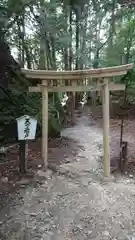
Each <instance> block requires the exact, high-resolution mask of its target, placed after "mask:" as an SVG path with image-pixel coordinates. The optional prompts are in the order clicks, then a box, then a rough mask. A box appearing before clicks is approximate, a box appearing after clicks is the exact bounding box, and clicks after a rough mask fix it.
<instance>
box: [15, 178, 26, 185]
mask: <svg viewBox="0 0 135 240" xmlns="http://www.w3.org/2000/svg"><path fill="white" fill-rule="evenodd" d="M16 184H18V185H19V184H20V185H27V184H29V180H28V179H27V178H22V179H21V180H20V181H17V182H16Z"/></svg>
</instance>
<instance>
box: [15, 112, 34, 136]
mask: <svg viewBox="0 0 135 240" xmlns="http://www.w3.org/2000/svg"><path fill="white" fill-rule="evenodd" d="M16 120H17V130H18V140H32V139H35V135H36V128H37V120H36V119H35V118H32V117H30V116H28V115H24V116H22V117H20V118H17V119H16Z"/></svg>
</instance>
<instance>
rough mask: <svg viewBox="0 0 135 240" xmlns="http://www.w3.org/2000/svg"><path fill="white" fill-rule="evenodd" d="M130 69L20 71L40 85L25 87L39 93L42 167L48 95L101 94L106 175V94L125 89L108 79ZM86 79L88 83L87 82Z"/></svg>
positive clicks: (107, 170) (106, 172) (45, 155)
mask: <svg viewBox="0 0 135 240" xmlns="http://www.w3.org/2000/svg"><path fill="white" fill-rule="evenodd" d="M132 67H133V64H127V65H121V66H115V67H109V68H98V69H86V70H74V71H51V70H49V71H46V70H31V69H22V71H23V73H24V74H25V75H26V77H27V78H28V79H30V80H31V81H32V79H33V80H40V81H41V84H40V85H37V86H34V87H29V91H30V92H41V93H42V157H43V160H44V165H45V168H47V166H48V92H89V91H101V93H102V105H103V144H104V175H105V176H106V177H108V176H109V175H110V143H109V91H117V90H118V91H119V90H125V85H124V84H114V83H111V82H110V81H109V78H111V77H114V76H120V75H125V74H126V73H127V71H128V70H130V69H132ZM66 80H70V86H66V83H65V81H66ZM80 80H81V81H80ZM88 80H91V82H90V81H88ZM78 81H79V82H78ZM80 82H81V83H80ZM88 82H89V84H88Z"/></svg>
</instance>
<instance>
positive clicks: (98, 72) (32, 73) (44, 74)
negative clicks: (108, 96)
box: [22, 64, 133, 80]
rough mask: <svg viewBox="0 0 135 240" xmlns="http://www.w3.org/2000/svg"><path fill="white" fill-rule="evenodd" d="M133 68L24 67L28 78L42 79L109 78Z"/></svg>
mask: <svg viewBox="0 0 135 240" xmlns="http://www.w3.org/2000/svg"><path fill="white" fill-rule="evenodd" d="M132 68H133V64H126V65H121V66H115V67H108V68H97V69H86V70H73V71H51V70H31V69H22V72H23V73H24V74H25V75H26V77H27V78H28V79H41V80H79V79H83V78H88V77H90V78H106V77H107V78H108V77H113V76H120V75H124V74H126V73H127V71H128V70H130V69H132Z"/></svg>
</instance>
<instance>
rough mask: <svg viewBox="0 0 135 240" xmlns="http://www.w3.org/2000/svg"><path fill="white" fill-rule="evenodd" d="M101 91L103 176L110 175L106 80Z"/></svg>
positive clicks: (107, 90)
mask: <svg viewBox="0 0 135 240" xmlns="http://www.w3.org/2000/svg"><path fill="white" fill-rule="evenodd" d="M101 91H102V106H103V145H104V175H105V177H109V175H110V141H109V140H110V137H109V135H110V134H109V88H108V79H105V80H104V85H103V87H102V89H101Z"/></svg>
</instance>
